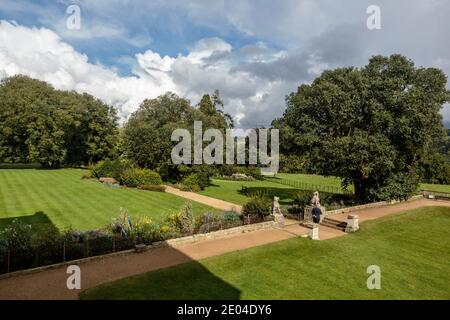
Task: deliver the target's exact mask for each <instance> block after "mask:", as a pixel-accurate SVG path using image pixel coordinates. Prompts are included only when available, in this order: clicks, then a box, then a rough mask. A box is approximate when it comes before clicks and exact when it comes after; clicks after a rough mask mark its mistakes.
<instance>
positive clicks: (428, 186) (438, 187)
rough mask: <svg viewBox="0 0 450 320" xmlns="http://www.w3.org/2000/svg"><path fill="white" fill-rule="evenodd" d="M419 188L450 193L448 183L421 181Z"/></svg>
mask: <svg viewBox="0 0 450 320" xmlns="http://www.w3.org/2000/svg"><path fill="white" fill-rule="evenodd" d="M420 189H422V190H429V191H436V192H446V193H450V185H448V184H431V183H421V184H420Z"/></svg>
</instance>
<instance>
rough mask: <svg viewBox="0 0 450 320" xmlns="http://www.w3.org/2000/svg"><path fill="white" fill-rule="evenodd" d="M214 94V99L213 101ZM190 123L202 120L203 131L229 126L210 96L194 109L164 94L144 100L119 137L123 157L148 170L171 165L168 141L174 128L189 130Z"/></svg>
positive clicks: (188, 103)
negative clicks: (120, 137) (120, 138)
mask: <svg viewBox="0 0 450 320" xmlns="http://www.w3.org/2000/svg"><path fill="white" fill-rule="evenodd" d="M217 97H218V95H217V96H216V99H217ZM194 121H202V123H203V130H207V129H208V128H213V129H219V130H221V131H222V132H225V130H226V129H227V128H229V127H230V124H229V122H228V121H227V117H226V116H225V115H224V114H223V113H222V112H220V111H218V108H217V102H214V100H212V99H211V97H210V95H207V94H206V95H204V96H203V98H202V99H201V101H200V103H199V105H198V108H195V107H193V106H191V104H190V102H189V100H186V99H183V98H180V97H178V96H177V95H176V94H174V93H171V92H168V93H166V94H164V95H162V96H159V97H157V98H156V99H147V100H145V101H143V102H142V103H141V105H140V106H139V108H138V110H137V111H135V112H134V113H133V114H131V116H130V118H129V119H128V121H127V122H126V124H125V126H124V130H123V135H122V144H123V150H124V155H125V156H126V157H127V158H129V159H130V160H132V161H133V162H135V163H136V164H138V165H140V166H143V167H148V168H152V169H157V168H161V167H162V166H165V165H169V164H171V151H172V148H173V146H174V145H175V144H174V142H173V141H171V135H172V132H173V131H174V130H175V129H187V130H189V131H190V132H191V133H192V131H193V125H194Z"/></svg>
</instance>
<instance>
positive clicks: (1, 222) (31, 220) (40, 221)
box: [0, 211, 57, 230]
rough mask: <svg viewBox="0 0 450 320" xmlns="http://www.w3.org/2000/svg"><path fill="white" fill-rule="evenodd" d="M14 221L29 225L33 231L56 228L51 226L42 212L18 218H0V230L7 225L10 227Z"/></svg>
mask: <svg viewBox="0 0 450 320" xmlns="http://www.w3.org/2000/svg"><path fill="white" fill-rule="evenodd" d="M14 220H18V221H20V222H22V223H24V224H30V225H32V226H33V229H39V228H48V227H53V228H56V229H57V227H56V226H55V225H54V224H53V222H52V221H51V220H50V218H49V217H48V216H47V215H46V214H45V213H44V212H42V211H38V212H35V213H34V214H33V215H28V216H19V217H8V218H0V230H3V229H4V228H6V227H7V226H8V225H10V224H11V223H12V222H13V221H14Z"/></svg>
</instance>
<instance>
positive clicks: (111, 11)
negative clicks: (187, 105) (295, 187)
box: [0, 0, 450, 129]
mask: <svg viewBox="0 0 450 320" xmlns="http://www.w3.org/2000/svg"><path fill="white" fill-rule="evenodd" d="M370 5H377V6H378V7H379V8H380V22H381V28H380V29H372V30H371V29H369V28H368V27H367V19H368V18H369V16H370V15H371V13H369V14H368V13H367V8H368V7H369V6H370ZM74 6H75V7H74ZM73 8H75V11H74V9H73ZM78 9H79V11H77V10H78ZM78 12H79V15H78ZM449 30H450V0H427V1H424V0H371V1H366V0H281V1H280V0H279V1H273V0H211V1H207V0H198V1H190V0H184V1H182V0H170V1H167V0H166V1H162V0H145V1H144V0H142V1H141V0H73V1H64V0H59V1H58V0H54V1H50V0H40V1H30V0H0V78H4V77H8V76H12V75H15V74H25V75H28V76H30V77H33V78H37V79H40V80H44V81H47V82H49V83H51V84H52V85H53V86H54V87H55V88H57V89H65V90H76V91H79V92H87V93H90V94H92V95H94V96H96V97H98V98H100V99H101V100H103V101H104V102H106V103H108V104H110V105H113V106H115V107H116V108H117V109H118V110H119V114H120V117H121V121H122V122H123V121H124V120H125V119H126V118H127V117H128V116H129V115H130V114H131V113H132V112H133V111H135V110H136V109H137V108H138V106H139V104H140V103H141V102H142V101H143V100H144V99H146V98H155V97H157V96H159V95H161V94H163V93H165V92H167V91H172V92H175V93H176V94H178V95H179V96H181V97H184V98H187V99H189V100H190V101H191V103H192V104H193V105H195V104H197V103H198V102H199V101H200V98H201V96H202V95H203V94H205V93H212V92H213V91H214V90H216V89H218V90H219V91H220V93H221V96H222V98H223V100H224V102H225V111H226V112H228V113H230V114H231V115H232V116H233V118H234V120H235V124H236V126H237V127H238V128H244V129H245V128H250V127H257V126H268V125H269V124H270V123H271V121H272V120H273V119H274V118H277V117H280V116H282V114H283V111H284V109H285V97H286V95H287V94H289V93H291V92H294V91H296V89H297V87H298V86H299V85H300V84H302V83H309V82H311V81H312V80H313V79H314V78H316V77H317V76H319V75H320V73H321V72H322V71H323V70H325V69H330V68H337V67H344V66H357V67H359V66H363V65H365V64H367V62H368V59H369V58H370V57H371V56H373V55H378V54H382V55H390V54H394V53H400V54H403V55H405V56H407V57H408V58H411V59H412V60H414V62H415V63H416V65H417V66H424V67H438V68H440V69H442V70H443V71H444V72H445V73H446V75H447V76H448V75H450V41H449V39H450V37H449ZM448 87H449V88H450V85H448ZM442 114H443V118H444V123H445V124H446V126H447V127H450V106H449V105H446V106H445V107H444V108H443V110H442Z"/></svg>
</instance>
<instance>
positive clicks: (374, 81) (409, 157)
mask: <svg viewBox="0 0 450 320" xmlns="http://www.w3.org/2000/svg"><path fill="white" fill-rule="evenodd" d="M446 81H447V79H446V76H445V74H444V73H443V72H442V71H441V70H439V69H436V68H422V67H415V66H414V63H413V62H412V61H411V60H409V59H407V58H406V57H404V56H401V55H392V56H390V57H383V56H375V57H372V58H371V59H370V61H369V64H368V65H367V66H365V67H363V68H352V67H351V68H339V69H335V70H328V71H325V72H323V73H322V75H321V76H320V77H318V78H317V79H315V80H314V81H313V82H312V83H311V84H303V85H301V86H300V87H299V88H298V90H297V92H295V93H292V94H290V95H289V96H287V98H286V102H287V108H286V111H285V112H284V115H283V117H282V118H281V119H277V120H276V121H274V125H275V126H276V127H278V128H280V129H281V133H280V135H281V136H282V138H281V148H282V151H283V152H284V153H290V154H297V155H307V156H308V158H309V159H310V161H311V162H312V164H313V167H314V168H315V169H316V171H317V172H318V173H321V174H325V175H335V176H339V177H342V178H344V183H345V184H350V183H352V184H354V186H355V193H356V195H357V197H358V198H359V199H360V200H362V201H368V200H380V199H393V198H406V197H408V196H409V195H410V194H411V193H412V192H413V191H414V190H415V189H416V188H417V184H418V181H419V178H420V177H419V174H418V171H419V168H418V166H419V163H420V162H421V159H423V158H424V157H426V156H427V154H429V152H431V151H432V150H433V141H435V140H436V139H437V137H440V136H442V135H443V134H444V128H443V124H442V116H441V114H440V110H441V108H442V106H443V104H444V103H445V102H447V101H449V100H450V99H449V96H450V94H449V92H448V91H447V90H446ZM283 135H284V136H283Z"/></svg>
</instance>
